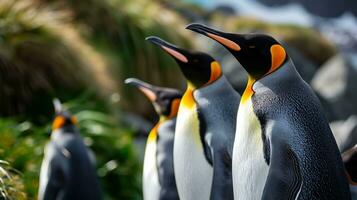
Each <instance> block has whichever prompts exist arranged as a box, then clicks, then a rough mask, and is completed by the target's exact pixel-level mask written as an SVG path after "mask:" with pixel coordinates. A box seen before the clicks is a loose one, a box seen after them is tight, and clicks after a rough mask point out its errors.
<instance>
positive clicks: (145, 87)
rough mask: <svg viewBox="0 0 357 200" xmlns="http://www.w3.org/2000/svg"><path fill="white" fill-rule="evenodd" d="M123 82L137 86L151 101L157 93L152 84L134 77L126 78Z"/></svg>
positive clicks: (153, 100)
mask: <svg viewBox="0 0 357 200" xmlns="http://www.w3.org/2000/svg"><path fill="white" fill-rule="evenodd" d="M124 83H125V84H128V85H133V86H135V87H137V88H138V89H139V90H140V91H141V92H142V93H144V94H145V96H146V97H147V98H149V100H150V101H151V102H155V100H156V98H157V95H156V90H155V88H154V86H152V85H150V84H149V83H146V82H144V81H141V80H139V79H136V78H128V79H126V80H125V81H124Z"/></svg>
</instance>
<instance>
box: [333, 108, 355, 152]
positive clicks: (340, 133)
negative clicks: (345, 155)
mask: <svg viewBox="0 0 357 200" xmlns="http://www.w3.org/2000/svg"><path fill="white" fill-rule="evenodd" d="M330 127H331V130H332V133H333V135H334V137H335V140H336V142H337V145H338V148H339V149H340V152H344V151H346V150H347V149H350V148H352V147H353V146H354V145H355V144H357V116H356V115H353V116H350V117H349V118H348V119H347V120H342V121H335V122H331V123H330Z"/></svg>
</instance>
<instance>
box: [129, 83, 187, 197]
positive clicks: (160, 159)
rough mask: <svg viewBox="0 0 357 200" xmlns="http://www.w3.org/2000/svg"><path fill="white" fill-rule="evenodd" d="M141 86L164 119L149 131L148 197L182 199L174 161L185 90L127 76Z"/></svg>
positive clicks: (146, 160) (145, 173) (146, 159)
mask: <svg viewBox="0 0 357 200" xmlns="http://www.w3.org/2000/svg"><path fill="white" fill-rule="evenodd" d="M125 83H126V84H130V85H133V86H135V87H137V88H138V89H139V90H141V91H142V92H143V93H144V94H145V96H146V97H148V99H149V100H150V101H151V103H152V104H153V106H154V108H155V110H156V112H157V114H158V115H159V117H160V120H159V121H158V122H157V124H156V125H155V126H154V127H153V129H152V130H151V131H150V133H149V135H148V139H147V142H146V148H145V157H144V166H143V196H144V200H159V199H160V200H176V199H177V200H178V199H179V197H178V193H177V188H176V180H175V174H174V164H173V145H174V137H175V127H176V115H177V111H178V107H179V104H180V101H181V97H182V93H181V92H180V91H178V90H176V89H172V88H164V87H158V86H154V85H151V84H148V83H146V82H143V81H141V80H138V79H135V78H129V79H126V80H125Z"/></svg>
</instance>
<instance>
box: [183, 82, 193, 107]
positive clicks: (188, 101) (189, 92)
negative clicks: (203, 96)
mask: <svg viewBox="0 0 357 200" xmlns="http://www.w3.org/2000/svg"><path fill="white" fill-rule="evenodd" d="M193 90H194V87H193V86H192V85H191V84H188V86H187V89H186V92H185V94H184V95H183V97H182V100H181V103H182V105H183V106H185V107H187V108H192V107H193V106H194V105H195V103H196V102H195V99H194V97H193Z"/></svg>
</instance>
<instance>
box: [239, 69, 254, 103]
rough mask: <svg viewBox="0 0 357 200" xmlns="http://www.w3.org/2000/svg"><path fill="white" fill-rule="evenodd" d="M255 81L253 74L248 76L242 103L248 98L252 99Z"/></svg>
mask: <svg viewBox="0 0 357 200" xmlns="http://www.w3.org/2000/svg"><path fill="white" fill-rule="evenodd" d="M255 81H256V80H255V79H254V78H252V77H251V76H249V77H248V83H247V87H246V88H245V90H244V93H243V95H242V98H241V103H245V102H246V101H247V100H248V99H250V98H251V97H252V96H253V94H254V90H253V85H254V83H255Z"/></svg>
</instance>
